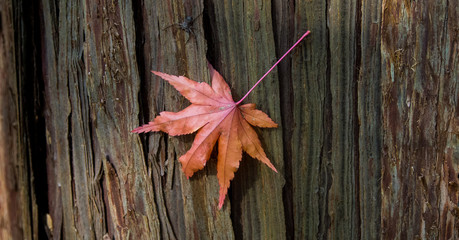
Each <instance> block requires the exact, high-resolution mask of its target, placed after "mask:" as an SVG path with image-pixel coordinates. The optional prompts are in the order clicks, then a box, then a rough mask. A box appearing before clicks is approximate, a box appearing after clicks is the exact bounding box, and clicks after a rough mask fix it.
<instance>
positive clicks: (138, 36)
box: [132, 1, 150, 166]
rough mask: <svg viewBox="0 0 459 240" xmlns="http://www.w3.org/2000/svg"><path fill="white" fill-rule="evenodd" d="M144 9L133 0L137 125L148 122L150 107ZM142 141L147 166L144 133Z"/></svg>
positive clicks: (146, 143) (141, 2) (139, 2)
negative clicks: (138, 87)
mask: <svg viewBox="0 0 459 240" xmlns="http://www.w3.org/2000/svg"><path fill="white" fill-rule="evenodd" d="M143 9H144V6H143V1H133V3H132V10H133V12H134V27H135V51H136V59H137V71H138V72H139V79H140V91H139V94H138V100H139V116H138V117H139V125H143V124H145V123H148V122H149V113H150V108H149V106H148V100H147V99H148V97H147V96H148V92H149V91H148V89H147V88H146V87H145V86H147V84H146V83H145V69H146V66H145V54H144V53H145V49H144V44H145V26H144V24H143V23H144V18H143V17H144V16H143V14H144V13H143V12H142V10H143ZM140 139H141V143H142V149H143V154H144V158H145V161H146V163H145V165H146V166H149V164H148V163H147V162H148V150H149V148H148V140H149V138H148V137H147V135H146V134H142V136H141V137H140Z"/></svg>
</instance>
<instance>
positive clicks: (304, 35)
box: [236, 31, 310, 105]
mask: <svg viewBox="0 0 459 240" xmlns="http://www.w3.org/2000/svg"><path fill="white" fill-rule="evenodd" d="M309 33H310V31H307V32H306V33H305V34H303V36H302V37H301V38H300V39H299V40H298V41H296V43H295V44H293V46H292V47H291V48H290V49H289V50H288V51H287V52H286V53H285V54H284V55H283V56H282V57H281V58H280V59H279V60H277V62H276V63H275V64H274V65H273V66H272V67H271V68H270V69H269V70H268V71H267V72H266V73H265V75H263V77H261V78H260V80H258V82H257V83H255V85H253V87H252V88H251V89H250V90H249V91H248V92H247V93H246V94H245V96H244V97H242V98H241V100H239V101H238V102H237V103H236V105H239V104H240V103H241V102H242V101H243V100H244V99H245V98H246V97H247V96H249V94H250V93H251V92H252V91H253V89H254V88H255V87H256V86H257V85H258V84H259V83H260V82H261V80H263V79H264V78H265V77H266V75H268V73H270V72H271V71H272V70H273V69H274V68H275V67H276V66H277V64H279V63H280V61H282V59H284V57H285V56H287V54H289V53H290V52H291V51H292V50H293V49H294V48H295V47H296V45H298V43H300V42H301V40H303V38H305V37H306V36H307V35H308V34H309Z"/></svg>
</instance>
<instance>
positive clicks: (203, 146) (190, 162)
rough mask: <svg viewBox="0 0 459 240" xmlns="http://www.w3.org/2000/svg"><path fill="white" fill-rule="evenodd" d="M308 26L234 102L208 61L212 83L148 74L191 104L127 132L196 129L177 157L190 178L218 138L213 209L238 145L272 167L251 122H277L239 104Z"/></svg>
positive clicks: (231, 171) (238, 155)
mask: <svg viewBox="0 0 459 240" xmlns="http://www.w3.org/2000/svg"><path fill="white" fill-rule="evenodd" d="M308 34H309V31H307V32H306V33H305V34H303V36H302V37H301V38H300V39H299V40H298V41H297V42H296V43H295V44H293V46H292V47H291V48H290V49H289V50H288V51H287V52H286V53H285V54H284V55H283V56H282V57H281V58H280V59H279V60H278V61H277V62H276V63H275V64H274V65H273V66H272V67H271V68H270V69H269V70H268V71H267V72H266V73H265V75H263V76H262V77H261V78H260V79H259V80H258V81H257V83H255V85H254V86H253V87H252V88H251V89H250V90H249V91H248V92H247V94H246V95H245V96H244V97H243V98H242V99H241V100H239V101H238V102H236V103H235V102H234V101H233V97H232V96H231V91H230V88H229V86H228V84H226V82H225V80H223V77H222V76H221V75H220V73H218V72H217V71H216V70H215V69H214V68H213V67H212V65H210V64H209V71H210V76H211V78H212V87H211V86H209V84H207V83H204V82H202V83H198V82H195V81H193V80H190V79H188V78H186V77H178V76H173V75H169V74H165V73H161V72H155V71H152V73H154V74H156V75H157V76H159V77H161V78H162V79H164V80H166V81H168V82H169V83H170V84H171V85H172V86H174V87H175V89H177V90H178V91H179V92H180V93H181V94H182V95H183V96H184V97H185V98H187V99H188V100H189V101H190V102H191V103H192V104H191V105H190V106H188V107H187V108H185V109H183V110H182V111H180V112H177V113H175V112H161V113H160V115H159V116H158V117H156V118H155V119H154V120H153V122H149V123H148V124H146V125H143V126H141V127H138V128H136V129H134V130H132V132H135V133H142V132H158V131H163V132H166V133H168V134H169V135H171V136H177V135H183V134H190V133H193V132H195V131H198V133H197V134H196V137H195V138H194V141H193V144H192V146H191V148H190V150H188V152H186V153H185V155H183V156H181V157H180V158H179V161H180V162H181V163H182V170H183V172H184V173H185V175H186V176H187V177H188V178H189V177H191V176H193V174H194V173H195V172H196V171H198V170H200V169H202V168H204V166H205V165H206V162H207V160H209V158H210V154H211V152H212V150H213V148H214V145H215V143H216V142H217V140H218V157H217V159H218V162H217V171H218V172H217V178H218V182H219V184H220V199H219V203H218V208H220V209H221V207H222V206H223V202H224V201H225V197H226V193H227V192H228V188H229V186H230V181H231V180H232V179H233V178H234V173H235V172H236V171H237V169H238V168H239V161H241V158H242V150H244V152H246V153H248V154H249V155H250V156H252V157H253V158H257V159H258V160H260V161H262V162H263V163H265V164H266V165H268V167H270V168H271V169H272V170H274V171H275V172H277V170H276V168H275V167H274V166H273V165H272V164H271V162H270V161H269V159H268V157H266V154H265V151H264V150H263V148H262V147H261V143H260V140H259V139H258V136H257V134H256V133H255V131H254V130H253V128H252V127H251V126H250V125H253V126H258V127H277V124H276V123H275V122H273V121H272V120H271V119H270V118H269V117H268V115H266V114H265V113H264V112H262V111H260V110H257V109H255V104H250V103H249V104H245V105H242V106H239V104H240V103H241V102H242V101H243V100H244V99H245V98H246V97H247V96H248V95H249V94H250V92H252V90H253V89H254V88H255V87H256V86H257V85H258V84H259V83H260V82H261V81H262V80H263V79H264V78H265V77H266V75H268V73H270V72H271V71H272V70H273V69H274V67H275V66H277V64H279V62H280V61H282V59H283V58H284V57H285V56H287V54H288V53H289V52H290V51H292V49H293V48H295V47H296V45H297V44H298V43H300V42H301V40H303V39H304V38H305V37H306V36H307V35H308Z"/></svg>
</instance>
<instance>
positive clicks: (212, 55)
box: [202, 0, 217, 68]
mask: <svg viewBox="0 0 459 240" xmlns="http://www.w3.org/2000/svg"><path fill="white" fill-rule="evenodd" d="M213 8H214V6H213V3H212V1H210V0H204V10H203V13H202V29H203V30H204V38H205V39H206V42H207V53H206V57H207V61H209V62H210V64H212V65H213V66H214V68H215V67H216V65H217V63H216V62H215V61H216V59H217V58H216V54H217V51H215V49H217V48H216V47H215V45H216V44H215V43H216V42H217V41H216V40H217V39H215V36H216V34H212V33H213V32H214V31H215V29H213V28H214V26H212V24H211V19H213V20H214V21H215V15H214V14H215V13H214V11H213ZM214 21H213V22H214Z"/></svg>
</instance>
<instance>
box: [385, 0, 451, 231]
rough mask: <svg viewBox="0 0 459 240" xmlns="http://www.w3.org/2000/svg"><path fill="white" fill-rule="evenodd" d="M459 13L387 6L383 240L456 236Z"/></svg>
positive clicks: (427, 6) (437, 5) (432, 4)
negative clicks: (458, 42)
mask: <svg viewBox="0 0 459 240" xmlns="http://www.w3.org/2000/svg"><path fill="white" fill-rule="evenodd" d="M458 10H459V4H458V2H457V1H446V0H445V1H416V2H410V1H392V0H384V1H383V2H382V33H381V55H382V94H383V128H384V132H383V138H384V145H383V149H384V155H383V158H382V206H381V208H382V209H381V218H382V223H381V224H382V226H381V232H382V238H384V239H437V238H439V239H457V238H458V237H459V235H458V233H459V231H458V229H459V228H458V225H457V219H458V215H457V210H458V207H457V204H458V191H457V186H458V183H459V182H458V179H457V178H458V175H457V172H458V170H459V168H458V167H459V165H458V162H457V159H458V158H457V156H458V144H457V139H458V134H457V122H458V121H457V120H458V111H457V109H458V101H459V84H458V72H459V69H458V54H457V53H458V44H457V41H458V31H457V30H458V23H459V17H458ZM454 129H456V130H454Z"/></svg>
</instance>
